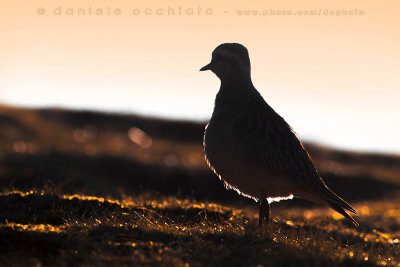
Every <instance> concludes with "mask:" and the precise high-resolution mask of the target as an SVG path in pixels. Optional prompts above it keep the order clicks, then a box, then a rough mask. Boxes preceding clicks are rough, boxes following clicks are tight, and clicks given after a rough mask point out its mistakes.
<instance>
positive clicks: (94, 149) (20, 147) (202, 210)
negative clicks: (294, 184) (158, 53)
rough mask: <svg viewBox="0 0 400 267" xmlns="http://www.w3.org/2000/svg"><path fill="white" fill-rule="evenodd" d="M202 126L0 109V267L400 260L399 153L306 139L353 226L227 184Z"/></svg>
mask: <svg viewBox="0 0 400 267" xmlns="http://www.w3.org/2000/svg"><path fill="white" fill-rule="evenodd" d="M203 127H204V124H196V123H191V122H171V121H165V120H157V119H149V118H143V117H137V116H130V115H115V114H102V113H93V112H71V111H63V110H27V109H18V108H13V107H4V106H3V107H0V186H1V192H2V193H0V265H4V266H21V265H28V266H31V265H37V266H41V265H45V266H49V265H50V266H54V265H58V266H66V265H68V266H70V265H73V266H76V265H95V266H102V265H107V266H109V265H130V266H131V265H139V264H140V265H157V266H158V265H168V266H171V265H172V266H203V265H221V266H356V265H366V266H368V265H371V266H376V265H378V266H400V204H399V203H400V194H399V189H400V177H399V173H400V157H399V156H396V155H380V154H365V153H355V152H346V151H338V150H333V149H330V148H326V147H321V146H316V145H314V144H311V143H306V147H307V148H308V150H309V152H310V154H311V156H312V157H313V159H314V162H315V164H316V166H317V168H318V169H319V170H320V173H321V175H322V176H323V177H324V179H325V180H326V182H327V184H328V185H329V186H330V187H332V188H333V189H334V190H335V191H336V192H337V193H339V194H340V195H341V196H343V197H344V198H345V199H346V200H348V201H349V202H350V203H351V204H352V206H353V207H354V208H355V209H356V210H357V211H358V213H359V215H358V216H356V217H355V218H356V220H357V221H358V222H359V223H360V226H359V227H358V228H357V227H355V226H354V225H352V224H351V222H349V221H347V220H345V219H344V218H343V217H342V216H341V215H339V214H338V213H336V212H334V211H332V210H330V209H329V208H326V207H321V206H316V205H310V204H309V203H306V202H305V201H301V200H295V201H282V202H279V203H272V205H271V220H270V225H269V226H268V228H265V229H263V230H262V231H259V230H258V229H257V223H258V214H257V203H255V202H254V201H252V200H250V199H246V198H243V197H241V196H239V195H237V194H236V193H235V192H233V191H228V190H225V189H224V187H223V184H222V183H221V182H220V181H219V180H218V179H217V178H216V177H215V175H214V174H213V173H212V172H211V171H210V170H208V168H207V166H206V165H205V162H204V158H203V155H202V150H201V134H202V129H203Z"/></svg>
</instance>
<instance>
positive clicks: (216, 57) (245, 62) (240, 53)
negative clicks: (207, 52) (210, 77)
mask: <svg viewBox="0 0 400 267" xmlns="http://www.w3.org/2000/svg"><path fill="white" fill-rule="evenodd" d="M205 70H211V71H212V72H214V73H215V75H217V76H218V78H220V80H221V81H223V80H228V79H229V80H235V79H242V78H243V77H246V78H247V77H250V59H249V52H248V51H247V48H246V47H244V46H243V45H241V44H238V43H224V44H220V45H219V46H218V47H217V48H215V49H214V51H213V53H212V59H211V62H210V63H209V64H207V65H205V66H204V67H202V68H201V69H200V71H205Z"/></svg>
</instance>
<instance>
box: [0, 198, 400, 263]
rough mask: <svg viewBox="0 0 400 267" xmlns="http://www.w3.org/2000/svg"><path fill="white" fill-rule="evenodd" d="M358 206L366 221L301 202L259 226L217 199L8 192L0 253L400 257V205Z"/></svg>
mask: <svg viewBox="0 0 400 267" xmlns="http://www.w3.org/2000/svg"><path fill="white" fill-rule="evenodd" d="M370 207H372V208H370ZM356 208H357V209H358V210H359V211H360V216H359V217H358V219H359V222H360V225H361V226H360V227H359V228H358V229H356V228H354V227H353V226H352V225H351V224H349V223H348V222H347V221H344V220H342V218H341V217H340V216H339V215H338V214H336V213H332V212H327V211H326V210H321V209H300V208H298V209H295V210H289V212H287V211H284V210H279V209H278V210H275V213H276V215H275V216H273V217H274V219H273V220H272V222H271V225H270V226H269V228H268V229H266V231H265V232H264V233H258V232H257V229H256V217H255V216H254V215H253V213H251V212H248V213H245V212H243V211H242V210H239V209H232V208H228V207H226V206H223V205H219V204H214V203H209V202H198V201H195V200H189V199H177V198H174V197H163V198H157V199H156V200H155V199H154V197H153V196H152V195H151V194H143V195H141V196H138V197H133V198H131V197H126V198H123V199H122V200H112V199H103V198H97V197H91V196H84V195H57V194H49V193H46V192H33V191H32V192H6V193H4V194H2V195H1V196H0V223H1V224H0V259H1V262H2V264H4V265H21V266H22V265H25V264H27V265H36V264H39V265H58V266H66V265H69V266H76V265H96V266H99V265H103V266H105V265H134V266H135V265H136V266H138V265H139V264H140V265H143V264H145V265H176V266H204V265H223V266H244V265H251V266H256V265H265V266H336V265H341V266H356V265H381V266H386V265H388V266H397V265H398V264H400V262H399V252H400V251H399V248H400V244H399V243H400V240H399V238H400V229H399V223H400V217H399V216H400V205H398V204H397V203H396V204H395V203H393V202H374V203H368V202H366V203H363V204H360V205H356ZM382 214H383V215H384V216H382ZM378 229H379V230H378Z"/></svg>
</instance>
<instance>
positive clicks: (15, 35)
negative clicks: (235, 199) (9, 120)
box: [0, 0, 400, 153]
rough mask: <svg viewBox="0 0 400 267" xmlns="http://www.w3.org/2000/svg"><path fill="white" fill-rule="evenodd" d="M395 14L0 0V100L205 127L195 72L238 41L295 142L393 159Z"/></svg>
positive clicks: (381, 5)
mask: <svg viewBox="0 0 400 267" xmlns="http://www.w3.org/2000/svg"><path fill="white" fill-rule="evenodd" d="M399 10H400V2H398V1H395V0H392V1H385V0H384V1H370V0H367V1H343V0H341V1H307V2H300V1H247V2H246V3H244V1H218V2H216V1H193V0H189V1H176V0H171V1H165V0H164V1H133V0H131V1H127V0H113V1H104V0H101V1H100V0H96V1H95V0H91V1H88V0H79V1H77V0H68V1H66V0H59V1H50V0H41V1H32V0H13V1H5V0H0V36H1V42H0V58H1V61H0V77H1V78H0V102H3V103H8V104H16V105H28V106H49V105H50V106H62V107H69V108H85V109H98V110H108V111H122V112H139V113H142V114H150V115H157V116H163V117H174V118H182V119H196V120H206V119H208V118H209V116H210V115H211V112H212V107H213V101H214V97H215V94H216V93H217V91H218V88H219V81H218V79H217V78H216V77H215V76H214V75H213V74H212V73H211V72H209V73H203V72H199V71H198V70H199V68H200V67H202V66H203V65H205V64H206V63H208V62H209V61H210V57H211V52H212V50H213V49H214V48H215V47H216V46H217V45H218V44H220V43H222V42H239V43H242V44H244V45H245V46H246V47H247V48H248V49H249V52H250V59H251V62H252V77H253V82H254V85H255V86H256V88H258V90H259V91H260V92H261V94H262V95H263V96H264V98H265V99H266V101H267V102H268V103H269V104H270V105H271V106H272V107H273V108H274V109H275V110H276V111H277V112H278V113H280V114H281V115H282V116H283V117H285V118H286V120H287V121H288V122H289V124H291V125H292V126H293V128H294V129H295V131H296V132H297V133H298V134H299V136H300V137H301V138H303V139H308V140H314V141H318V142H321V143H325V144H329V145H333V146H336V147H341V148H343V147H344V148H349V149H362V150H368V151H382V152H383V151H388V152H396V153H400V139H399V138H398V132H399V131H400V119H399V115H400V107H399V106H400V105H399V100H400V79H399V73H400V30H399V29H400V16H399V14H398V13H399ZM247 11H250V14H247V15H245V14H244V12H247ZM83 12H84V14H83ZM179 12H180V13H179ZM240 12H242V14H240ZM290 12H291V14H289V13H290ZM351 12H352V14H350V13H351ZM284 13H285V14H284Z"/></svg>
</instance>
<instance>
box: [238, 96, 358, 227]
mask: <svg viewBox="0 0 400 267" xmlns="http://www.w3.org/2000/svg"><path fill="white" fill-rule="evenodd" d="M265 105H266V106H267V108H265V107H264V108H263V109H262V112H260V111H259V110H258V112H256V116H254V112H251V115H250V114H249V115H248V116H246V115H245V116H243V117H242V119H241V122H240V125H242V126H243V125H246V124H247V127H244V128H245V129H243V128H242V129H239V132H240V133H241V135H242V136H241V138H243V139H242V140H244V142H245V144H247V146H248V147H249V149H250V150H251V154H252V155H253V157H254V158H253V160H254V161H255V162H257V163H258V164H261V165H262V166H263V167H264V168H266V169H267V170H268V171H269V172H272V173H275V174H277V175H280V176H285V177H289V178H291V179H293V180H295V181H296V182H297V183H298V184H299V185H300V186H302V187H304V188H306V189H308V190H311V191H313V192H315V193H317V194H318V195H319V196H320V197H322V198H323V199H324V200H325V201H326V202H327V203H328V204H329V205H330V206H331V207H332V208H334V209H335V210H337V211H339V212H340V213H341V214H343V213H345V212H344V211H342V210H340V209H341V208H344V209H347V210H349V211H351V212H353V213H356V211H355V210H354V209H353V208H352V207H351V206H350V205H349V204H348V203H347V202H346V201H344V200H343V199H342V198H340V197H339V196H338V195H336V194H335V193H334V192H333V191H332V190H330V189H329V188H328V187H327V186H326V185H325V183H324V181H323V180H322V179H321V178H320V176H319V175H318V172H317V170H316V169H315V167H314V164H313V162H312V160H311V158H310V156H309V154H308V153H307V151H306V150H305V148H304V146H303V144H302V143H301V141H300V140H299V139H298V138H297V136H296V134H295V133H294V131H293V130H292V129H291V127H290V126H289V125H288V124H287V123H286V121H285V120H284V119H283V118H282V117H281V116H279V114H277V113H276V112H275V111H274V110H273V109H272V108H271V107H270V106H269V105H268V104H266V103H265ZM243 120H245V121H246V122H243ZM345 214H346V213H345ZM343 215H344V214H343ZM346 215H347V214H346ZM346 215H344V216H346ZM346 217H350V216H349V215H347V216H346ZM350 218H351V217H350ZM351 220H353V219H352V218H351ZM353 221H354V220H353Z"/></svg>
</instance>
